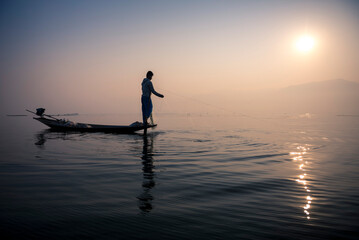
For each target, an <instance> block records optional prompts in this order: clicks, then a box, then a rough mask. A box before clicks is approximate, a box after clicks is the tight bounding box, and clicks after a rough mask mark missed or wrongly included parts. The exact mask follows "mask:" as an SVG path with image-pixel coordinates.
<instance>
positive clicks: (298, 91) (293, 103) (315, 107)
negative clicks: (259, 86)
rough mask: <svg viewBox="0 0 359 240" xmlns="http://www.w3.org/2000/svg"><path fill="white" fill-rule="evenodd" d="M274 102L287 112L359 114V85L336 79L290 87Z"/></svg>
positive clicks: (283, 90) (280, 92) (279, 94)
mask: <svg viewBox="0 0 359 240" xmlns="http://www.w3.org/2000/svg"><path fill="white" fill-rule="evenodd" d="M274 100H275V101H276V102H277V103H276V104H278V107H279V108H281V107H283V106H285V109H286V110H288V109H291V110H297V111H300V112H313V113H332V114H358V113H359V106H358V105H359V83H357V82H352V81H347V80H343V79H335V80H327V81H321V82H310V83H306V84H301V85H295V86H289V87H286V88H283V89H281V90H280V91H279V92H278V95H277V96H275V97H274Z"/></svg>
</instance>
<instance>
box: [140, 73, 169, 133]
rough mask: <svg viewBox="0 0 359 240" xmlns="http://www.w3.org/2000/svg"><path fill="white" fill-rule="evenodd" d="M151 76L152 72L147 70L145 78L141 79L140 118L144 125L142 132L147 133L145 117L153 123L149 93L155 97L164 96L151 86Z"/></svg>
mask: <svg viewBox="0 0 359 240" xmlns="http://www.w3.org/2000/svg"><path fill="white" fill-rule="evenodd" d="M152 77H153V72H151V71H148V72H147V74H146V78H145V79H143V81H142V97H141V103H142V119H143V125H144V126H145V129H144V134H147V125H148V123H147V119H148V118H151V122H152V124H153V119H152V101H151V93H153V94H155V95H156V96H157V97H160V98H164V96H163V95H162V94H160V93H158V92H156V91H155V89H154V88H153V84H152V82H151V80H152Z"/></svg>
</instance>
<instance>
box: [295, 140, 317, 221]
mask: <svg viewBox="0 0 359 240" xmlns="http://www.w3.org/2000/svg"><path fill="white" fill-rule="evenodd" d="M309 150H310V148H309V146H308V145H305V146H298V147H297V150H296V151H295V152H291V153H290V155H293V157H292V159H293V161H294V162H295V163H297V164H298V169H299V171H301V174H299V175H298V178H297V179H296V181H297V182H298V183H299V184H302V185H303V187H304V189H305V191H306V192H307V194H306V198H305V204H304V206H303V212H304V213H305V215H306V217H307V219H310V212H309V209H310V208H311V204H312V200H313V198H312V197H311V195H310V189H309V187H308V182H307V180H305V179H306V178H307V177H308V175H307V173H306V166H307V165H308V164H309V162H308V161H305V160H304V157H305V156H304V155H305V154H307V153H308V151H309Z"/></svg>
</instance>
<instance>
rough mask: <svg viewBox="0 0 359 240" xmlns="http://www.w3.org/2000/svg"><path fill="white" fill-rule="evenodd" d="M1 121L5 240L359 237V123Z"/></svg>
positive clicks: (351, 119)
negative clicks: (134, 129)
mask: <svg viewBox="0 0 359 240" xmlns="http://www.w3.org/2000/svg"><path fill="white" fill-rule="evenodd" d="M69 118H70V119H71V120H74V121H86V122H92V123H95V122H97V123H123V124H129V123H131V122H133V121H135V120H138V119H140V118H139V117H138V116H131V115H127V116H121V115H79V116H74V117H69ZM0 120H1V133H2V134H1V137H0V154H1V161H0V194H1V198H0V213H1V215H0V234H1V239H5V238H6V239H74V238H75V239H358V236H359V189H358V187H359V147H358V146H359V117H357V116H319V115H309V114H303V115H298V116H294V115H293V116H290V115H272V116H258V117H248V116H208V115H203V116H201V115H169V114H167V115H165V114H162V115H159V116H157V122H158V124H159V126H158V127H157V128H156V129H154V130H151V131H150V133H149V134H148V136H147V137H144V136H142V135H141V133H140V134H133V135H121V134H105V133H61V132H51V131H48V130H46V129H47V127H46V126H44V125H42V124H41V123H39V122H37V121H35V120H33V119H31V117H29V116H28V117H7V116H1V117H0Z"/></svg>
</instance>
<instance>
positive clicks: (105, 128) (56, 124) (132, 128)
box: [34, 117, 157, 133]
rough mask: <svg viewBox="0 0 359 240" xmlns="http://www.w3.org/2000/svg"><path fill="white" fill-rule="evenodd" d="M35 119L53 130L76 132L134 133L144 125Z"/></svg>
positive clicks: (149, 126) (138, 123) (150, 126)
mask: <svg viewBox="0 0 359 240" xmlns="http://www.w3.org/2000/svg"><path fill="white" fill-rule="evenodd" d="M34 119H35V120H37V121H39V122H41V123H43V124H45V125H46V126H48V127H50V128H51V129H54V130H60V131H77V132H113V133H134V132H136V131H139V130H143V129H145V126H144V125H143V124H142V123H140V122H135V123H132V124H131V125H122V126H121V125H120V126H119V125H100V124H88V123H75V122H71V121H66V120H61V119H49V118H46V117H34ZM156 126H157V124H153V125H152V124H151V125H147V128H154V127H156Z"/></svg>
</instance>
